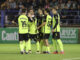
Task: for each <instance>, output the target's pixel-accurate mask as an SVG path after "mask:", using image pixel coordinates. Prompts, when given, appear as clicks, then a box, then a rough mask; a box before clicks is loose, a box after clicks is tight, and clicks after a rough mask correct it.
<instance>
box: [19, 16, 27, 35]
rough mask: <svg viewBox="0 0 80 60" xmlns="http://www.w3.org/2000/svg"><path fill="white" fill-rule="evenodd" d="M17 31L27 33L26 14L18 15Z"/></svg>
mask: <svg viewBox="0 0 80 60" xmlns="http://www.w3.org/2000/svg"><path fill="white" fill-rule="evenodd" d="M18 25H19V33H21V34H24V33H28V18H27V16H26V15H20V16H19V18H18Z"/></svg>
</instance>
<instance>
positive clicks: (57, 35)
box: [52, 32, 60, 39]
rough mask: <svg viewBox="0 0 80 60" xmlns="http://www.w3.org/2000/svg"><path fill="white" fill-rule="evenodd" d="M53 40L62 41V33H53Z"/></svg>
mask: <svg viewBox="0 0 80 60" xmlns="http://www.w3.org/2000/svg"><path fill="white" fill-rule="evenodd" d="M52 38H53V39H60V32H53V35H52Z"/></svg>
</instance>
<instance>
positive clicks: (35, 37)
mask: <svg viewBox="0 0 80 60" xmlns="http://www.w3.org/2000/svg"><path fill="white" fill-rule="evenodd" d="M33 39H34V41H35V42H36V53H40V42H39V38H38V34H34V35H33Z"/></svg>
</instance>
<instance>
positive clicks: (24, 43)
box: [23, 40, 26, 50]
mask: <svg viewBox="0 0 80 60" xmlns="http://www.w3.org/2000/svg"><path fill="white" fill-rule="evenodd" d="M23 45H24V50H25V49H26V42H25V40H24V41H23Z"/></svg>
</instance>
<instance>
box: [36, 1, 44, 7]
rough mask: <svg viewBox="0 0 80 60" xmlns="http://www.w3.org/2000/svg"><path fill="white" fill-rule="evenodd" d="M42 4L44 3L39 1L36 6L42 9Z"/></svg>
mask: <svg viewBox="0 0 80 60" xmlns="http://www.w3.org/2000/svg"><path fill="white" fill-rule="evenodd" d="M43 2H44V1H43V0H39V1H38V4H37V6H38V7H39V8H43V7H44V3H43Z"/></svg>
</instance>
